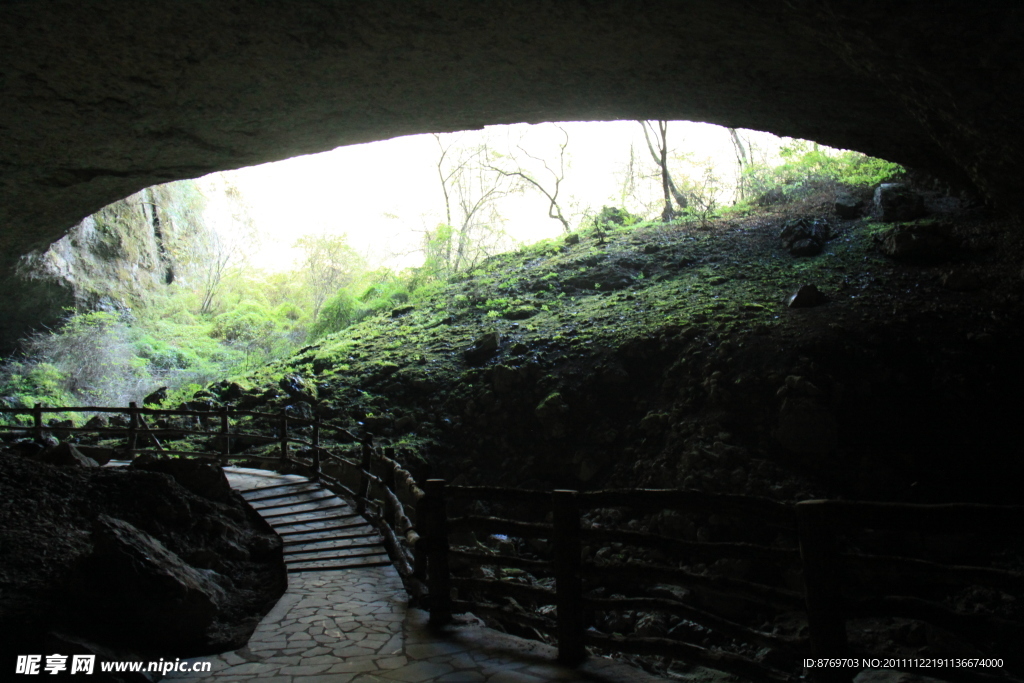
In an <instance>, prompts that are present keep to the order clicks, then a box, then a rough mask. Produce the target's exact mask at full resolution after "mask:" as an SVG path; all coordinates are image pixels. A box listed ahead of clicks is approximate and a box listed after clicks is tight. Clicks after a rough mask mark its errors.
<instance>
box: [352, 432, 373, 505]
mask: <svg viewBox="0 0 1024 683" xmlns="http://www.w3.org/2000/svg"><path fill="white" fill-rule="evenodd" d="M372 454H373V442H372V441H370V440H369V439H367V440H366V441H363V457H362V459H361V461H360V463H359V490H357V491H356V512H357V513H358V514H360V515H361V514H363V513H365V512H366V500H367V498H369V496H370V474H369V473H370V466H371V456H372Z"/></svg>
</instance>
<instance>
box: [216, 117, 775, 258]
mask: <svg viewBox="0 0 1024 683" xmlns="http://www.w3.org/2000/svg"><path fill="white" fill-rule="evenodd" d="M557 125H559V126H562V127H563V128H564V129H565V130H566V131H567V132H568V134H569V146H568V154H569V168H568V171H567V173H566V178H565V181H564V182H563V186H562V193H563V194H564V197H565V206H566V207H567V208H568V207H570V206H571V207H574V209H575V211H576V212H579V211H582V210H584V209H587V208H590V209H592V210H593V211H594V212H596V211H599V210H600V209H601V207H602V206H604V205H608V206H617V205H619V204H620V203H621V191H620V186H621V185H620V184H621V175H620V174H621V171H622V169H623V167H624V166H625V165H626V163H627V162H628V160H629V150H630V145H633V147H634V150H635V153H636V155H637V158H638V159H639V160H640V161H641V163H642V164H643V168H645V169H648V170H653V168H654V166H653V163H652V162H651V159H650V154H649V152H648V151H647V147H646V143H645V142H644V137H643V132H642V129H641V127H640V124H638V123H637V122H636V121H612V122H571V123H562V124H557ZM744 135H745V136H747V137H750V138H753V139H755V140H756V141H757V142H758V143H759V144H763V145H765V146H767V147H773V148H776V149H777V147H778V144H779V142H781V140H780V139H779V138H776V137H775V136H773V135H770V134H767V133H757V132H753V131H744ZM452 136H455V137H458V136H461V137H459V140H460V142H462V141H464V142H467V143H472V142H473V141H475V140H480V139H483V138H484V137H486V138H487V139H489V140H491V141H493V142H494V145H495V146H496V147H497V146H498V145H499V143H503V141H504V140H505V139H506V138H510V139H512V140H516V139H518V138H519V137H520V136H521V137H522V143H521V144H522V146H523V147H524V148H525V149H526V150H527V151H528V152H530V153H531V154H533V155H535V156H539V157H543V158H545V159H547V160H548V163H549V164H556V163H557V153H558V143H559V142H560V141H561V138H562V134H561V132H560V131H559V130H558V128H557V127H556V124H539V125H528V124H519V125H515V126H493V127H488V128H487V129H485V130H484V131H482V132H480V131H471V132H467V133H462V134H458V133H456V134H451V135H450V136H446V137H445V140H448V139H449V138H450V137H452ZM668 137H669V146H670V148H672V149H673V151H674V152H676V153H681V154H691V155H692V157H691V158H692V159H693V160H695V161H698V162H699V161H702V160H703V159H706V158H712V159H713V160H714V163H715V164H716V167H717V168H718V169H719V174H720V175H721V176H722V178H723V180H724V181H725V182H726V183H727V184H728V183H731V182H732V180H733V178H734V176H735V172H736V168H735V155H734V152H733V148H732V145H731V142H730V140H729V134H728V131H727V130H726V129H725V128H722V127H721V126H715V125H712V124H707V123H693V122H688V121H678V122H672V123H671V124H670V126H669V136H668ZM438 158H439V149H438V145H437V142H436V140H435V138H434V137H433V136H432V135H413V136H408V137H401V138H394V139H391V140H384V141H381V142H373V143H367V144H362V145H352V146H349V147H339V148H337V149H335V150H332V151H329V152H323V153H321V154H312V155H307V156H301V157H294V158H292V159H287V160H284V161H278V162H274V163H268V164H262V165H260V166H251V167H248V168H242V169H238V170H235V171H226V172H224V173H220V174H214V175H212V176H206V177H205V178H203V179H200V181H199V182H200V186H201V187H202V188H204V192H205V193H206V195H207V197H208V200H209V208H208V210H207V219H208V220H209V221H210V222H212V223H213V224H214V225H215V227H216V226H218V225H223V224H224V222H225V221H227V220H229V218H228V216H229V215H230V210H229V209H227V208H226V207H225V204H226V201H225V200H224V199H223V192H222V189H220V190H218V186H219V187H220V188H222V187H223V184H224V183H225V182H226V183H230V184H231V185H233V186H235V187H236V188H238V190H239V191H240V193H241V195H242V197H243V200H244V202H245V203H246V204H247V205H248V207H249V212H250V215H251V217H252V219H253V221H254V223H255V226H256V228H257V230H258V231H259V233H260V235H261V240H260V241H261V244H260V248H259V251H258V253H256V254H254V255H253V256H252V257H251V259H250V262H251V263H252V264H253V265H254V266H256V267H259V268H262V269H265V270H268V271H280V270H288V269H290V268H292V267H293V265H294V261H295V259H296V257H297V256H298V252H297V250H295V249H294V248H293V245H294V244H295V241H296V240H297V239H298V238H299V237H301V236H302V235H305V234H311V233H328V234H338V233H346V234H347V235H348V237H349V242H350V244H352V245H353V246H354V247H355V248H356V249H358V250H359V251H360V252H361V253H363V254H364V255H366V256H367V258H368V260H369V261H370V262H371V263H373V264H382V265H387V266H390V267H394V268H402V267H407V266H416V265H419V264H420V263H422V254H420V253H418V248H419V245H420V243H421V240H422V234H423V231H424V230H426V229H430V228H433V227H435V226H436V225H437V224H438V223H440V222H442V221H443V220H444V198H443V195H442V192H441V185H440V181H439V179H438V175H437V162H438ZM673 171H674V174H675V173H677V171H675V169H673ZM678 172H685V169H684V168H683V167H682V166H680V169H679V171H678ZM542 177H543V176H541V175H538V178H542ZM646 185H648V186H649V187H648V188H645V190H647V191H649V192H650V193H652V194H651V196H652V197H657V196H658V195H660V192H661V189H660V182H659V181H658V180H656V179H651V180H649V181H646ZM560 198H561V197H560ZM500 211H501V214H502V216H503V217H504V218H505V220H506V223H505V229H506V230H507V231H508V232H509V234H510V235H512V237H513V238H514V239H516V240H517V241H519V242H522V243H531V242H535V241H537V240H540V239H544V238H546V237H554V236H556V235H558V234H560V233H561V231H562V226H561V224H560V223H559V222H558V221H556V220H553V219H551V218H548V216H547V201H546V200H545V199H544V198H543V197H542V196H541V195H540V194H539V193H536V192H532V191H527V192H525V193H523V194H521V195H515V196H512V197H509V198H506V199H505V200H503V203H502V204H501V206H500ZM570 222H573V223H574V225H573V227H574V228H575V227H576V225H575V223H576V222H578V219H577V221H573V220H572V219H570ZM218 229H220V228H219V227H218Z"/></svg>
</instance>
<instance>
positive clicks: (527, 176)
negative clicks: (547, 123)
mask: <svg viewBox="0 0 1024 683" xmlns="http://www.w3.org/2000/svg"><path fill="white" fill-rule="evenodd" d="M556 128H558V130H560V131H562V136H563V140H562V142H561V143H559V145H558V170H555V169H553V168H551V166H549V165H548V162H547V161H546V160H545V159H542V158H540V157H537V156H534V155H533V154H530V153H529V152H527V151H526V150H525V149H524V148H523V146H522V144H521V141H520V143H517V144H516V149H517V150H518V155H519V156H522V157H526V158H527V159H530V160H532V161H534V162H536V163H539V164H540V165H541V166H543V167H544V170H545V171H546V172H547V175H549V176H550V177H551V180H550V183H551V184H550V185H547V184H545V182H541V181H540V180H538V179H537V178H536V177H535V176H534V175H533V174H532V173H530V172H529V170H528V169H527V168H526V167H525V166H524V164H523V163H522V161H521V159H520V158H519V156H517V153H516V152H513V151H511V150H510V151H509V153H508V154H505V155H499V154H494V155H493V158H492V159H490V160H488V162H487V168H489V169H490V170H492V171H494V172H495V173H497V174H498V175H500V176H502V177H504V178H509V179H512V180H515V181H518V182H521V183H523V184H525V185H528V186H529V187H532V188H533V189H534V190H536V191H537V192H540V193H541V194H542V195H544V196H545V197H546V198H547V200H548V218H553V219H555V220H557V221H558V222H559V223H561V224H562V229H563V230H565V232H569V231H570V230H571V228H570V227H569V221H568V220H567V219H566V217H565V213H564V212H563V210H562V206H561V204H560V203H559V201H558V193H559V191H560V190H561V187H562V181H564V180H565V166H566V157H567V154H566V149H567V148H568V147H569V133H568V131H566V130H565V128H563V127H561V126H556ZM495 161H497V162H498V163H497V164H496V163H495Z"/></svg>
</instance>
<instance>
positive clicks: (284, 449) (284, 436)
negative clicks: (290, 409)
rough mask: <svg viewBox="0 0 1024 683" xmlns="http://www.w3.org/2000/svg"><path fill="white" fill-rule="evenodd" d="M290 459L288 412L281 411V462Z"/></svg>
mask: <svg viewBox="0 0 1024 683" xmlns="http://www.w3.org/2000/svg"><path fill="white" fill-rule="evenodd" d="M287 461H288V413H286V412H285V411H283V410H282V411H281V464H282V465H283V464H285V463H286V462H287Z"/></svg>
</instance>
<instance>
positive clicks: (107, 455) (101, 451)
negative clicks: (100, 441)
mask: <svg viewBox="0 0 1024 683" xmlns="http://www.w3.org/2000/svg"><path fill="white" fill-rule="evenodd" d="M75 448H77V449H78V452H79V453H81V454H82V455H84V456H85V457H86V458H90V459H92V460H95V461H96V462H97V464H99V465H100V466H101V467H102V466H103V465H106V464H107V463H108V462H110V461H111V460H113V459H114V454H115V452H114V449H113V448H106V447H104V446H81V445H79V446H75Z"/></svg>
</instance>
